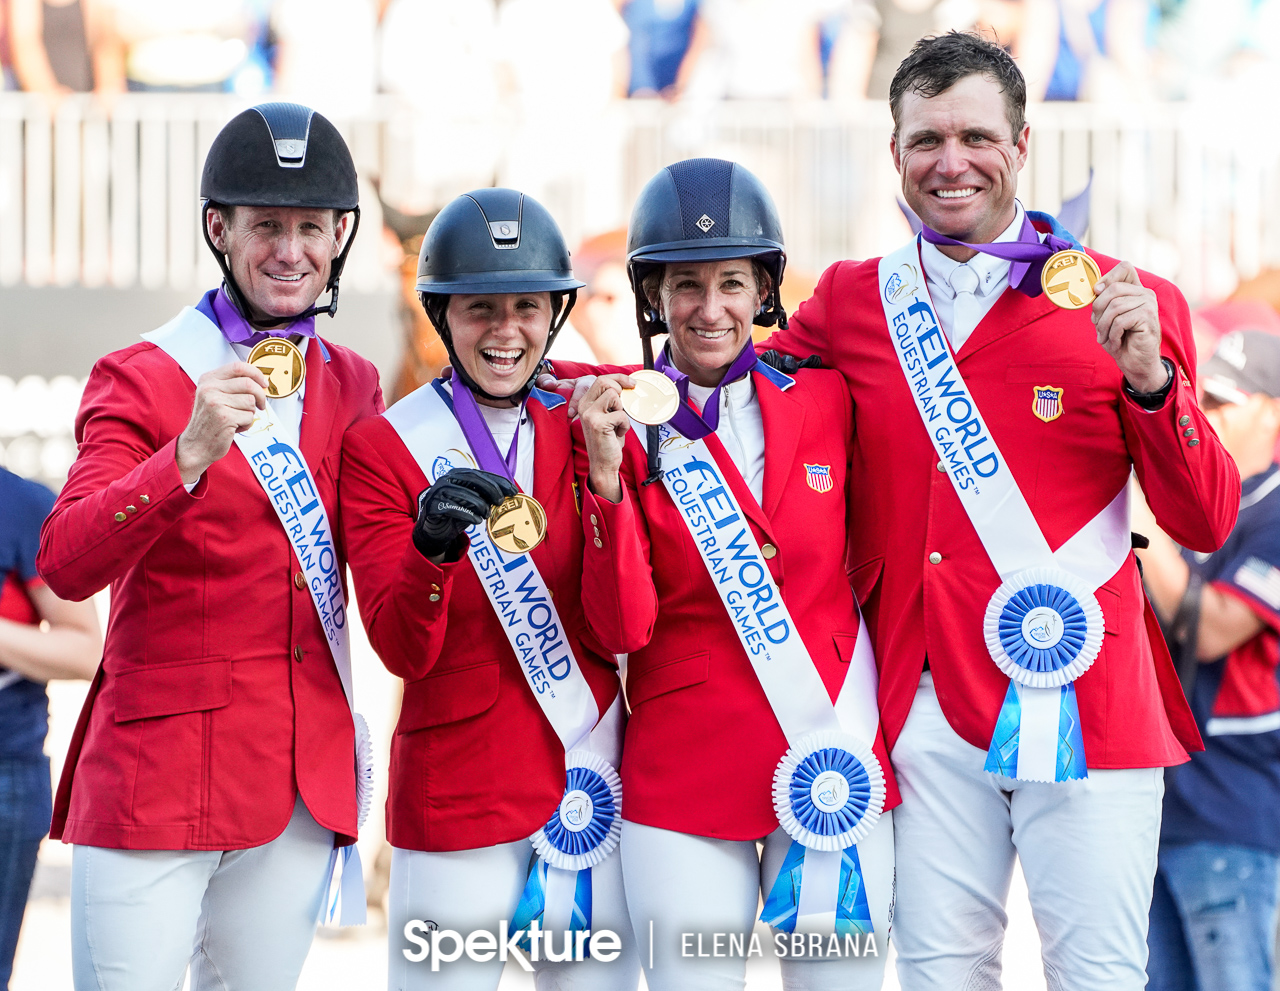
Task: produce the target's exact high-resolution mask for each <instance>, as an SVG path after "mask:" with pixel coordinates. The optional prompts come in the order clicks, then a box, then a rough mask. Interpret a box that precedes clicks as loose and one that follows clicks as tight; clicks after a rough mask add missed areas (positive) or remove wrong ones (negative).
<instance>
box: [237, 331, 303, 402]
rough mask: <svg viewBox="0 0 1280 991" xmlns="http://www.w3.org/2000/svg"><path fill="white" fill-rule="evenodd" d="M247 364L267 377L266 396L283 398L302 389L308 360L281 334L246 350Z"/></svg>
mask: <svg viewBox="0 0 1280 991" xmlns="http://www.w3.org/2000/svg"><path fill="white" fill-rule="evenodd" d="M249 364H251V365H252V366H253V367H254V368H256V369H257V370H258V371H260V372H261V373H262V374H263V375H265V376H266V377H267V398H268V399H283V398H284V397H285V396H292V395H293V394H294V393H295V392H297V391H298V390H299V389H301V388H302V380H303V379H305V378H306V377H307V363H306V361H305V360H304V359H303V357H302V352H301V351H300V350H298V347H297V345H296V344H294V343H293V342H292V341H287V340H285V339H284V338H283V337H268V338H267V339H266V340H265V341H259V342H258V343H257V344H255V345H254V347H253V350H252V351H250V352H249Z"/></svg>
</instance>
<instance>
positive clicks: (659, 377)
mask: <svg viewBox="0 0 1280 991" xmlns="http://www.w3.org/2000/svg"><path fill="white" fill-rule="evenodd" d="M631 378H632V379H633V380H634V381H635V382H636V387H635V388H634V389H623V390H622V408H623V409H624V410H626V412H627V416H629V417H631V419H633V420H635V421H637V422H639V423H644V424H648V425H649V426H651V427H656V426H658V425H659V424H661V423H666V422H667V421H668V420H670V419H671V418H672V417H673V416H675V415H676V410H678V409H679V408H680V392H679V391H678V390H677V389H676V384H675V383H674V382H672V381H671V379H669V378H667V377H666V376H665V375H663V374H662V373H661V372H657V371H654V370H653V369H652V368H641V369H639V370H638V371H634V372H631Z"/></svg>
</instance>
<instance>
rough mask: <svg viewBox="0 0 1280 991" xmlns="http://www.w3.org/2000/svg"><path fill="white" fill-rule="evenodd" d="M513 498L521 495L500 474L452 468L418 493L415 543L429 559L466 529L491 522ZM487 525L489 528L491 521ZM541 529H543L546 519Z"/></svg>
mask: <svg viewBox="0 0 1280 991" xmlns="http://www.w3.org/2000/svg"><path fill="white" fill-rule="evenodd" d="M516 498H521V495H520V493H519V492H518V491H517V489H516V487H515V486H514V485H513V484H512V483H511V482H509V481H508V480H507V479H505V478H503V477H502V476H501V475H495V474H493V473H492V472H487V471H481V470H479V469H478V468H454V469H453V470H452V471H450V472H448V473H447V474H445V475H443V476H441V477H440V478H437V479H436V481H435V483H434V484H433V485H431V486H430V487H429V488H427V489H425V490H424V491H423V492H422V494H421V495H419V496H418V519H417V521H416V522H415V523H414V526H413V543H414V546H415V547H417V548H418V550H419V551H420V552H421V553H422V555H423V556H424V557H426V558H428V559H432V560H434V559H435V558H437V557H439V556H441V555H443V554H447V553H449V552H450V551H451V550H454V549H455V548H456V546H457V544H458V541H459V539H460V538H461V536H462V534H463V533H464V532H465V531H466V530H468V529H469V528H471V527H473V526H478V525H479V524H481V523H484V522H486V521H492V519H493V517H494V516H496V515H499V513H501V512H502V508H503V507H505V506H506V505H507V503H509V502H511V501H512V500H513V499H516ZM526 498H527V497H526ZM538 511H539V513H541V507H538ZM514 522H515V521H514V520H513V521H512V523H513V526H514ZM489 525H490V527H492V522H490V524H489ZM542 530H543V532H545V530H546V523H545V518H544V522H543V526H542ZM539 539H540V538H539ZM496 542H497V541H496V539H495V543H496ZM499 546H500V547H501V546H503V545H502V544H499ZM503 549H504V550H505V549H506V548H505V547H503Z"/></svg>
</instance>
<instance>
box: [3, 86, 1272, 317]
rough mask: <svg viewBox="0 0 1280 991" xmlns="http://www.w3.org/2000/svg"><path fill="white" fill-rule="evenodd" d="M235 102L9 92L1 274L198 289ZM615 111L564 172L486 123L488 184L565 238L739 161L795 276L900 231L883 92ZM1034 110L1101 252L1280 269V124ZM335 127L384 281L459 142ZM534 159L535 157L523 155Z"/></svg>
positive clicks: (1225, 279) (1080, 108)
mask: <svg viewBox="0 0 1280 991" xmlns="http://www.w3.org/2000/svg"><path fill="white" fill-rule="evenodd" d="M243 106H244V104H243V103H240V102H237V101H235V100H233V99H231V98H226V97H221V96H202V97H190V96H169V95H150V94H148V95H129V96H124V97H121V98H119V99H118V100H117V101H116V102H115V103H114V104H113V105H112V106H111V108H110V110H108V109H107V108H105V107H103V105H101V104H100V103H98V102H97V101H96V100H94V99H93V98H91V97H70V98H67V99H65V100H64V101H62V103H61V104H60V105H59V106H58V108H57V110H56V113H55V114H54V115H52V116H51V115H50V112H49V108H48V104H46V103H45V102H44V101H43V100H42V99H40V98H37V97H32V96H28V95H25V94H12V93H6V94H0V286H3V285H14V284H26V285H33V286H39V285H83V286H104V285H110V286H122V287H131V286H138V287H143V288H160V287H170V288H181V289H186V288H195V287H201V286H205V285H209V284H211V283H213V282H214V281H216V278H217V270H216V267H215V266H214V263H213V260H212V258H211V257H210V256H209V253H208V251H207V250H206V249H205V247H204V245H203V243H202V240H201V236H200V231H199V229H198V216H199V214H198V209H197V201H198V196H197V194H198V183H199V174H200V167H201V164H202V162H203V159H204V154H205V151H206V150H207V148H208V147H209V144H210V142H211V141H212V139H213V136H214V135H215V134H216V133H217V130H218V128H219V127H220V126H221V124H222V123H223V122H224V121H225V120H226V119H228V118H229V117H230V116H231V115H232V114H233V113H234V112H236V111H237V110H238V109H240V108H241V107H243ZM611 113H612V117H611V120H610V121H609V122H607V123H608V127H606V126H605V123H603V122H602V124H601V126H600V127H599V128H593V122H582V121H572V122H556V127H557V128H572V129H574V130H575V131H576V132H578V134H582V133H583V132H584V131H585V132H586V133H587V134H588V138H587V139H586V140H585V141H583V140H582V139H581V138H579V139H578V140H577V143H576V144H575V145H574V146H573V147H574V148H575V149H576V150H575V151H574V152H573V155H572V156H565V157H564V158H563V169H562V171H561V173H560V174H559V177H558V180H557V169H559V168H560V167H561V166H560V165H558V164H557V161H560V160H558V159H557V160H549V156H548V152H547V149H548V147H550V146H549V145H548V144H546V143H541V144H539V145H537V146H536V149H535V150H533V151H531V152H530V151H526V150H524V149H523V148H522V147H521V141H520V140H518V139H517V136H518V135H520V134H521V133H525V134H527V133H529V130H530V129H529V128H526V129H525V130H524V131H523V132H522V131H521V129H520V128H519V127H518V126H513V127H509V126H508V125H507V124H502V125H500V124H498V123H497V122H495V124H494V127H495V129H500V130H501V132H502V134H503V135H504V136H508V135H510V138H509V140H508V141H507V147H506V148H505V150H504V152H503V155H502V157H501V158H500V160H499V163H498V166H497V168H496V179H497V180H498V181H499V182H507V181H515V180H517V179H519V180H522V181H525V182H532V181H533V180H529V179H528V178H527V177H528V176H529V175H531V174H536V175H539V176H541V180H540V183H541V184H540V185H539V186H538V187H537V188H530V189H529V191H530V192H532V193H534V194H535V195H538V196H539V197H540V198H542V199H543V200H544V202H545V203H546V204H547V206H548V207H549V208H550V209H551V210H552V212H553V213H554V214H555V215H556V216H557V217H558V218H560V219H561V222H562V225H563V226H564V227H565V231H566V234H567V235H568V236H569V238H570V240H571V241H575V240H576V239H577V238H578V237H580V236H582V235H583V234H590V233H595V231H596V230H598V229H600V228H601V227H602V226H607V224H605V223H602V220H603V221H607V223H608V224H615V225H620V224H624V223H625V221H626V217H627V214H628V212H629V207H630V203H631V202H632V200H633V199H634V196H635V194H636V193H637V192H638V191H639V189H640V187H641V186H642V185H643V184H644V182H645V181H646V180H647V179H648V178H649V177H650V176H651V175H652V174H653V173H654V172H655V171H656V170H657V169H658V168H659V167H660V166H662V165H663V164H666V163H668V162H671V161H675V160H678V159H680V158H685V157H689V156H692V155H717V156H720V157H728V158H734V159H737V160H739V161H741V162H743V163H744V164H746V165H747V166H748V167H750V168H751V169H752V170H753V171H756V172H757V173H758V174H759V175H760V176H761V178H762V179H763V180H764V181H765V183H766V184H767V185H768V186H769V188H770V189H771V190H772V191H773V193H774V195H775V197H776V199H777V201H778V205H779V209H780V211H781V213H782V217H783V224H784V228H785V230H786V232H787V241H788V250H789V255H790V258H791V264H792V265H793V266H794V268H795V269H797V270H801V271H806V272H808V273H810V274H816V273H817V272H819V271H820V270H821V269H822V268H823V267H825V266H826V265H827V264H829V263H830V262H832V261H834V260H836V259H839V258H850V257H852V258H861V257H869V256H873V255H876V254H880V253H882V252H884V251H885V250H887V249H890V248H892V247H894V246H896V245H897V244H898V243H900V242H901V241H902V239H903V238H904V236H905V234H906V230H907V229H906V225H905V222H904V221H903V219H902V217H901V215H900V213H899V211H898V208H897V205H896V203H895V197H896V195H897V192H898V179H897V176H896V174H895V173H894V170H893V165H892V161H891V160H890V156H889V151H888V138H889V131H890V119H889V114H888V108H887V106H886V105H884V104H875V103H871V104H865V105H863V106H861V107H856V108H852V109H849V108H839V107H835V106H832V105H830V104H824V103H815V104H807V105H791V104H757V103H719V104H714V105H705V106H701V107H696V106H691V105H688V104H684V105H675V106H669V105H667V104H663V103H659V102H656V101H631V102H627V103H623V104H619V105H617V106H616V107H615V108H614V110H613V111H612V112H611ZM1030 118H1031V121H1032V152H1031V159H1030V162H1029V164H1028V167H1027V170H1026V171H1025V172H1024V173H1023V176H1022V178H1021V183H1020V189H1021V192H1022V195H1023V200H1024V202H1026V203H1027V204H1028V205H1029V206H1031V207H1033V208H1040V209H1047V210H1050V211H1053V210H1056V209H1057V208H1058V206H1059V205H1060V203H1061V202H1062V200H1063V199H1064V198H1066V197H1069V196H1071V195H1073V194H1075V193H1077V192H1079V191H1080V190H1081V189H1082V188H1083V187H1084V185H1085V183H1086V182H1087V180H1088V177H1089V174H1090V170H1092V171H1093V175H1094V181H1093V194H1092V210H1091V223H1090V230H1089V235H1088V238H1087V240H1088V242H1089V243H1090V244H1091V245H1092V246H1094V247H1096V248H1098V249H1099V250H1101V251H1103V252H1105V253H1108V254H1111V255H1117V256H1122V257H1126V258H1130V259H1132V260H1133V261H1135V262H1136V263H1137V264H1139V265H1140V266H1142V267H1145V268H1149V269H1152V270H1154V271H1156V272H1158V273H1159V274H1162V275H1166V276H1169V277H1172V278H1174V279H1176V280H1177V281H1178V283H1179V284H1180V285H1181V286H1182V288H1183V290H1184V292H1185V293H1186V294H1187V296H1188V297H1189V298H1190V299H1191V300H1192V301H1193V302H1195V301H1207V300H1212V299H1215V298H1218V297H1220V296H1222V295H1224V294H1226V293H1228V292H1230V290H1231V289H1232V288H1233V287H1234V285H1235V284H1236V282H1237V281H1238V280H1239V279H1241V278H1249V277H1251V276H1253V275H1255V274H1256V273H1257V272H1258V271H1260V270H1261V269H1263V268H1267V267H1273V266H1275V267H1280V143H1278V142H1280V135H1277V134H1276V133H1274V131H1273V130H1269V129H1266V128H1263V129H1259V128H1257V127H1256V120H1255V121H1254V122H1253V126H1246V125H1245V124H1244V123H1239V124H1237V123H1235V121H1236V120H1238V117H1236V115H1227V114H1225V113H1224V112H1223V111H1221V109H1220V108H1217V107H1204V106H1188V105H1157V104H1152V105H1143V106H1136V107H1110V106H1099V105H1088V104H1047V105H1042V106H1038V107H1033V108H1032V109H1031V112H1030ZM336 123H337V124H338V125H339V127H340V128H341V129H342V131H343V132H344V134H345V135H346V136H347V139H348V141H349V142H350V144H351V146H352V149H353V154H354V155H355V158H356V162H357V168H358V169H359V172H360V175H361V178H362V182H363V184H364V186H363V189H362V201H363V203H364V205H365V213H366V219H367V222H368V227H367V228H366V235H365V236H364V237H362V238H360V239H359V240H358V241H357V243H356V246H355V249H354V250H353V253H352V258H351V261H350V265H349V268H348V276H347V278H346V280H345V283H344V284H345V285H347V286H349V287H350V288H352V289H355V290H365V291H371V290H376V289H380V288H385V287H386V286H387V285H388V280H389V278H390V276H389V274H388V270H387V268H386V267H385V264H384V259H383V256H382V254H381V251H380V248H381V244H380V241H379V239H378V238H377V237H371V236H368V235H369V234H371V233H372V232H373V231H375V230H376V225H377V222H378V216H379V214H378V210H377V200H376V196H374V195H373V184H374V183H377V182H379V181H380V180H389V182H390V184H391V185H394V184H395V183H396V181H397V180H396V178H395V177H396V176H404V175H407V174H412V173H413V172H414V168H413V164H412V163H406V162H405V161H404V158H405V157H406V156H411V155H413V154H415V149H418V151H417V152H416V153H419V154H431V155H437V156H447V155H448V154H449V149H448V147H447V145H446V144H445V143H436V144H433V143H432V142H431V141H410V140H406V132H407V130H408V129H410V128H412V127H414V126H415V125H414V120H413V117H412V115H411V114H410V113H409V112H408V111H407V109H406V108H404V107H399V106H397V105H395V104H394V103H392V102H391V101H389V100H384V101H381V102H379V103H377V104H376V105H375V109H374V110H373V111H372V112H371V113H370V114H369V115H368V116H367V117H365V118H362V119H360V120H355V121H337V122H336ZM419 126H423V127H429V126H430V124H429V123H424V124H421V125H419ZM548 126H550V125H548ZM606 131H607V132H608V133H610V134H613V135H615V136H617V137H619V138H620V140H617V141H614V142H613V145H612V147H613V148H614V149H615V150H614V151H612V152H610V153H608V154H601V155H600V156H599V157H598V158H596V157H592V153H591V149H592V143H593V141H594V135H595V134H600V135H604V134H605V133H606ZM606 143H608V142H606V140H605V139H604V138H603V137H601V139H600V141H599V142H598V144H600V145H602V146H603V145H604V144H606ZM584 149H585V150H584ZM522 155H525V156H526V160H523V161H522V158H521V156H522ZM535 155H536V156H540V160H539V161H538V162H537V163H533V162H532V161H530V160H529V159H530V158H531V157H532V156H535ZM584 156H585V159H586V160H585V161H584ZM552 157H553V156H552ZM535 164H536V165H537V168H534V169H532V172H531V169H530V166H532V165H535ZM459 191H460V190H459ZM602 195H603V196H604V198H605V200H606V201H607V204H606V209H604V211H603V212H602V211H601V209H600V206H599V203H600V200H601V196H602ZM587 201H591V202H592V203H593V204H594V206H593V207H592V208H590V209H589V208H588V207H587V205H586V204H587ZM593 227H594V229H592V228H593Z"/></svg>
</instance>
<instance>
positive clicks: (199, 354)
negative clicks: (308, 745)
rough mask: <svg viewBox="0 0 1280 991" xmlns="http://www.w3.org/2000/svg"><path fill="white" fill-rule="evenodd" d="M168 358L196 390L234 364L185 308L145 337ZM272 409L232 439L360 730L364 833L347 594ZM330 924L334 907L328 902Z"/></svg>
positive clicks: (308, 488) (354, 875) (346, 851)
mask: <svg viewBox="0 0 1280 991" xmlns="http://www.w3.org/2000/svg"><path fill="white" fill-rule="evenodd" d="M142 336H143V338H144V339H145V340H148V341H150V342H151V343H152V344H154V345H155V346H156V347H158V348H160V349H161V350H163V351H164V352H165V353H166V354H168V355H169V357H171V358H172V359H173V360H174V361H176V362H177V363H178V365H179V366H180V367H181V368H182V370H183V371H184V372H186V374H187V376H188V377H189V378H190V379H191V381H192V382H199V381H200V376H201V375H203V374H205V372H208V371H211V370H213V369H215V368H220V367H222V366H223V365H226V364H229V363H231V362H233V361H236V360H237V356H236V353H235V351H234V350H232V347H231V345H230V344H229V343H227V339H226V338H225V337H223V336H222V331H220V330H219V329H218V327H217V326H216V325H215V324H214V323H213V322H212V321H211V320H210V319H209V318H208V317H207V316H205V315H204V314H203V313H201V312H200V311H199V310H197V309H194V308H193V307H190V306H188V307H185V308H184V309H183V310H182V312H181V313H179V314H178V315H177V316H176V317H175V318H174V319H172V320H170V321H169V322H168V323H167V324H165V325H164V326H163V327H160V328H159V329H158V330H153V331H151V332H150V333H148V334H143V335H142ZM274 426H275V425H274V423H272V421H271V412H270V409H268V410H263V411H259V412H258V413H257V414H256V415H255V416H254V420H253V425H252V426H251V427H249V429H248V430H245V431H243V432H242V433H237V434H236V435H235V442H236V446H237V447H238V448H239V449H240V452H241V453H242V454H243V455H244V457H245V460H246V461H248V463H249V467H250V469H251V470H252V471H253V474H254V477H255V478H257V480H258V483H259V484H260V485H261V486H262V489H263V491H264V492H265V493H266V496H267V501H268V502H270V503H271V506H272V508H273V509H274V510H275V511H276V515H277V516H278V517H279V519H280V523H281V525H282V526H283V527H284V531H285V534H286V536H287V537H288V538H289V544H290V546H292V548H293V552H294V554H295V556H296V557H297V559H298V563H299V564H300V565H301V567H302V571H303V574H304V575H305V576H306V580H307V588H308V589H310V591H311V601H312V604H313V605H314V606H315V609H316V614H317V615H318V616H319V617H320V625H321V626H322V627H323V629H324V635H325V639H326V640H327V641H328V644H329V652H330V653H331V654H332V656H333V663H334V666H335V667H336V668H337V669H338V679H339V680H340V681H341V682H342V691H343V693H344V694H345V695H346V698H347V705H348V707H350V709H351V718H352V721H353V723H354V724H355V730H356V786H357V801H358V806H359V808H358V817H359V825H363V824H364V820H365V817H366V816H367V815H368V813H369V804H370V802H371V800H372V791H373V789H372V776H373V762H372V753H371V748H370V745H369V730H368V727H367V725H366V724H365V721H364V718H363V717H362V716H361V715H360V714H359V713H357V712H356V711H355V701H354V695H353V693H352V684H351V640H350V637H349V635H348V631H347V602H346V596H345V595H344V594H343V591H342V581H341V572H340V570H339V566H340V562H339V561H338V557H337V552H336V550H335V545H334V542H333V530H332V528H331V527H330V525H329V516H328V513H327V512H326V511H325V507H324V503H323V502H322V501H321V499H320V495H319V490H318V489H317V487H316V484H315V477H314V476H313V475H312V473H311V469H310V468H309V467H308V466H307V462H306V460H305V459H304V458H303V456H302V451H301V450H300V449H299V448H295V447H294V446H293V445H292V444H290V443H288V442H286V441H284V440H281V439H280V438H279V437H278V436H277V435H276V434H275V432H274V431H273V429H272V428H273V427H274ZM340 850H341V855H342V856H341V860H342V863H341V865H339V864H338V862H337V861H338V853H339V850H337V849H335V851H334V856H333V862H332V864H331V867H332V868H333V869H334V870H339V869H340V870H341V877H340V881H339V889H340V891H341V902H342V910H341V915H340V920H339V921H340V924H341V925H344V926H348V925H359V924H362V923H363V922H364V921H365V893H364V875H363V871H362V870H361V865H360V851H359V850H358V849H357V848H356V846H355V844H352V845H351V846H346V847H341V848H340ZM329 909H330V913H329V914H330V917H332V915H333V903H332V901H329Z"/></svg>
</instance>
